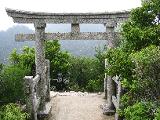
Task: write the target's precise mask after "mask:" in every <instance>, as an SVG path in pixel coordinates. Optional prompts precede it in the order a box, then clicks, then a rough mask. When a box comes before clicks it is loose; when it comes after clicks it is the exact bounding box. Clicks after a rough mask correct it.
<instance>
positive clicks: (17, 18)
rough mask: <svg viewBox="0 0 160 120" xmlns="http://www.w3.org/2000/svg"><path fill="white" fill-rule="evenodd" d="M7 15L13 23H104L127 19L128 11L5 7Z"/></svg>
mask: <svg viewBox="0 0 160 120" xmlns="http://www.w3.org/2000/svg"><path fill="white" fill-rule="evenodd" d="M6 12H7V14H8V16H10V17H12V18H13V20H14V22H15V23H36V21H39V20H44V22H45V23H53V24H61V23H63V24H66V23H79V24H83V23H88V24H104V23H108V22H109V21H111V20H112V19H114V20H115V21H117V20H118V21H119V20H121V19H128V17H129V13H130V11H119V12H102V13H44V12H31V11H22V10H13V9H6Z"/></svg>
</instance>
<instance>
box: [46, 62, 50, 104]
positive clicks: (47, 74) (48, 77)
mask: <svg viewBox="0 0 160 120" xmlns="http://www.w3.org/2000/svg"><path fill="white" fill-rule="evenodd" d="M46 68H47V71H46V83H47V94H46V101H47V102H48V101H50V61H49V60H47V59H46Z"/></svg>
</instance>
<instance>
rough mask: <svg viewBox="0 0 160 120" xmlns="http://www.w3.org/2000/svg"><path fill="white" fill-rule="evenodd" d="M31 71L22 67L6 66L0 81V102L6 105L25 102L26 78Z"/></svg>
mask: <svg viewBox="0 0 160 120" xmlns="http://www.w3.org/2000/svg"><path fill="white" fill-rule="evenodd" d="M29 72H30V69H28V68H25V67H22V66H18V65H15V66H6V67H4V69H3V70H2V73H1V78H0V79H1V80H0V100H1V101H2V102H4V103H9V102H17V101H20V102H24V100H25V96H24V89H23V85H24V80H23V78H24V76H26V75H28V74H29Z"/></svg>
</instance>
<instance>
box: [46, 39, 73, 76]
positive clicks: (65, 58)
mask: <svg viewBox="0 0 160 120" xmlns="http://www.w3.org/2000/svg"><path fill="white" fill-rule="evenodd" d="M45 54H46V59H49V60H50V66H51V68H50V71H51V73H50V74H51V78H52V79H55V78H57V74H58V73H62V75H63V77H67V76H68V69H69V66H70V64H69V57H70V55H69V54H68V53H67V52H64V51H61V50H60V44H59V43H58V40H54V41H48V42H46V44H45Z"/></svg>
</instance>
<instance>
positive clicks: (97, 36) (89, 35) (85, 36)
mask: <svg viewBox="0 0 160 120" xmlns="http://www.w3.org/2000/svg"><path fill="white" fill-rule="evenodd" d="M110 34H111V33H106V32H81V33H72V32H69V33H45V40H108V39H110ZM118 35H119V33H115V36H118ZM15 38H16V41H34V40H35V34H17V35H16V36H15Z"/></svg>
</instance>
